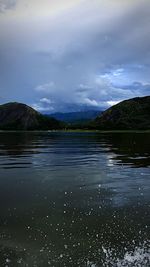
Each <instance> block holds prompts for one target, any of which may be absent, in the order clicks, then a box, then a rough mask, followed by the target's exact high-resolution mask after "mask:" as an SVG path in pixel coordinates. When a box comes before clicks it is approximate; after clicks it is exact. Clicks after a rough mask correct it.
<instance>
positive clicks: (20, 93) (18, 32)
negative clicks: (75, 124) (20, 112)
mask: <svg viewBox="0 0 150 267" xmlns="http://www.w3.org/2000/svg"><path fill="white" fill-rule="evenodd" d="M145 95H150V1H149V0H0V104H2V103H5V102H10V101H11V102H14V101H17V102H22V103H26V104H28V105H30V106H32V107H33V108H35V109H36V110H38V111H40V112H43V113H54V112H59V111H60V112H69V111H81V110H88V109H99V110H104V109H106V108H108V107H110V106H112V105H114V104H116V103H118V102H120V101H122V100H124V99H129V98H133V97H137V96H145Z"/></svg>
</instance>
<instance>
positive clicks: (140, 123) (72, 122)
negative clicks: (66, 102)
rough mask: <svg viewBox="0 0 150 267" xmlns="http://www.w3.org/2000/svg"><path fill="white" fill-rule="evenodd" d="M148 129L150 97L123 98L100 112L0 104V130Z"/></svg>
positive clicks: (149, 123) (149, 126)
mask: <svg viewBox="0 0 150 267" xmlns="http://www.w3.org/2000/svg"><path fill="white" fill-rule="evenodd" d="M53 129H54V130H60V129H96V130H132V129H133V130H134V129H136V130H138V129H141V130H144V129H149V130H150V96H145V97H136V98H133V99H129V100H125V101H122V102H120V103H119V104H117V105H115V106H113V107H111V108H109V109H107V110H106V111H104V112H100V111H86V112H71V113H55V114H51V115H47V116H46V115H42V114H41V113H39V112H37V111H36V110H34V109H33V108H31V107H29V106H27V105H25V104H22V103H16V102H15V103H7V104H4V105H0V130H53Z"/></svg>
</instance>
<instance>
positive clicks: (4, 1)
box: [0, 0, 17, 13]
mask: <svg viewBox="0 0 150 267" xmlns="http://www.w3.org/2000/svg"><path fill="white" fill-rule="evenodd" d="M16 3H17V0H0V12H2V13H3V12H5V11H6V10H8V9H12V8H14V7H15V6H16Z"/></svg>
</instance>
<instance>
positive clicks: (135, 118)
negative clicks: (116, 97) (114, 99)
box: [91, 96, 150, 130]
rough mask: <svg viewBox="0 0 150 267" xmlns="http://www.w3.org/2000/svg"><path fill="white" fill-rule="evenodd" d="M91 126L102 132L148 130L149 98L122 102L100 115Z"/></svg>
mask: <svg viewBox="0 0 150 267" xmlns="http://www.w3.org/2000/svg"><path fill="white" fill-rule="evenodd" d="M91 125H92V127H93V128H96V129H104V130H112V129H117V130H125V129H127V130H132V129H150V96H145V97H136V98H132V99H129V100H125V101H122V102H120V103H119V104H117V105H115V106H113V107H111V108H109V109H107V110H106V111H105V112H103V113H102V114H100V115H99V116H98V117H97V118H96V119H95V120H94V121H93V122H92V123H91Z"/></svg>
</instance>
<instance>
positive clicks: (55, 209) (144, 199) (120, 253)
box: [0, 132, 150, 267]
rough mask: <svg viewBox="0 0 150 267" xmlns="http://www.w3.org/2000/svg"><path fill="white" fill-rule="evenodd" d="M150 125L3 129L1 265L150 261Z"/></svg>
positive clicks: (114, 264) (0, 157) (70, 266)
mask: <svg viewBox="0 0 150 267" xmlns="http://www.w3.org/2000/svg"><path fill="white" fill-rule="evenodd" d="M149 167H150V133H145V134H143V133H130V134H125V133H124V134H123V133H118V134H115V133H113V134H112V133H108V134H100V133H97V134H95V133H48V132H46V133H4V132H3V133H2V132H1V133H0V266H1V267H3V266H5V267H9V266H12V267H17V266H21V267H24V266H29V267H48V266H50V267H57V266H58V267H64V266H66V267H77V266H80V267H82V266H83V267H85V266H88V267H90V266H92V267H102V266H106V267H109V266H112V267H119V266H135V267H136V266H138V267H139V266H144V267H145V266H149V264H150V251H149V240H150V236H149V233H150V232H149V225H150V216H149V215H150V214H149V212H150V194H149V192H150V191H149V189H150V168H149Z"/></svg>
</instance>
